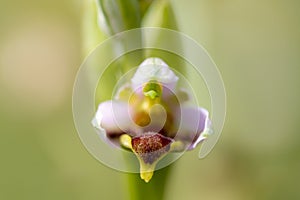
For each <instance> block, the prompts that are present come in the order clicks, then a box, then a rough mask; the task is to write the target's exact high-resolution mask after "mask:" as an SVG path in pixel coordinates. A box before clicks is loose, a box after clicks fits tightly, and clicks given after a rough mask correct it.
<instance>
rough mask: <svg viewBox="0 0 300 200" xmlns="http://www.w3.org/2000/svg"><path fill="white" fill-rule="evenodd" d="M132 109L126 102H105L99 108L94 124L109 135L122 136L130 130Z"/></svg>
mask: <svg viewBox="0 0 300 200" xmlns="http://www.w3.org/2000/svg"><path fill="white" fill-rule="evenodd" d="M130 113H131V110H130V107H129V106H128V104H127V103H126V102H122V101H117V100H112V101H105V102H103V103H101V104H100V105H99V106H98V110H97V112H96V115H95V117H94V119H93V120H92V124H93V126H94V127H95V128H97V129H99V130H101V131H103V130H105V132H106V133H107V134H109V135H114V134H120V133H123V132H125V131H128V130H129V129H130V125H131V118H130V115H131V114H130Z"/></svg>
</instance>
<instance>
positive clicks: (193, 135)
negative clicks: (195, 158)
mask: <svg viewBox="0 0 300 200" xmlns="http://www.w3.org/2000/svg"><path fill="white" fill-rule="evenodd" d="M177 117H178V119H179V120H181V122H180V127H179V133H178V135H177V136H176V137H178V138H179V139H181V140H183V141H185V142H188V143H189V144H188V147H187V149H188V150H191V149H194V148H195V147H196V146H197V144H199V143H200V142H201V141H203V140H204V139H206V138H207V136H208V134H210V133H212V130H211V122H210V119H209V113H208V111H207V110H205V109H204V108H200V107H182V109H181V113H178V114H177Z"/></svg>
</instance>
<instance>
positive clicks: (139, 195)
mask: <svg viewBox="0 0 300 200" xmlns="http://www.w3.org/2000/svg"><path fill="white" fill-rule="evenodd" d="M170 169H171V166H168V167H165V168H163V169H160V170H157V171H155V173H154V175H153V178H152V179H151V180H150V182H149V183H145V181H144V180H142V179H141V178H140V174H139V173H137V174H127V178H128V191H129V198H128V199H130V200H141V199H142V200H153V199H155V200H162V199H163V198H164V194H165V186H166V183H167V179H168V175H169V173H170Z"/></svg>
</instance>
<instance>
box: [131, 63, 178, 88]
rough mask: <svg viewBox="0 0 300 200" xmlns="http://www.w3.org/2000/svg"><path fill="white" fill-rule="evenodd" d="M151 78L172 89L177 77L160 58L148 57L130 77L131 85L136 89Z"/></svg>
mask: <svg viewBox="0 0 300 200" xmlns="http://www.w3.org/2000/svg"><path fill="white" fill-rule="evenodd" d="M151 80H156V81H158V82H159V83H161V84H162V85H163V86H165V87H167V88H168V89H169V90H172V91H173V90H174V89H175V87H176V83H177V81H178V77H177V76H176V75H175V73H174V72H173V71H172V70H171V69H170V68H169V66H168V65H167V64H166V63H165V62H164V61H163V60H161V59H160V58H148V59H146V60H145V61H144V62H143V63H142V64H140V66H139V67H138V69H137V71H136V72H135V74H134V76H133V78H132V79H131V83H132V87H133V89H134V90H136V89H138V88H141V87H142V86H143V85H144V84H145V83H147V82H149V81H151Z"/></svg>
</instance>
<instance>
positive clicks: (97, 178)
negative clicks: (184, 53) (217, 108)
mask: <svg viewBox="0 0 300 200" xmlns="http://www.w3.org/2000/svg"><path fill="white" fill-rule="evenodd" d="M172 3H173V6H174V9H175V13H176V16H177V18H178V21H179V27H180V29H181V31H182V32H184V33H186V34H188V35H190V36H191V37H193V38H194V39H195V40H196V41H197V42H199V43H200V44H203V46H204V47H205V48H206V49H207V50H208V52H209V53H210V55H211V56H212V58H213V59H214V61H215V62H216V64H217V66H218V67H219V70H220V71H221V74H222V76H223V79H224V82H225V87H226V90H227V100H228V102H227V118H226V123H225V127H224V131H223V133H222V135H221V138H220V140H219V142H218V144H217V145H216V147H215V148H214V150H213V152H211V154H210V155H209V156H208V157H206V158H205V159H204V160H199V159H198V157H197V154H198V150H199V148H198V149H197V150H196V151H193V152H189V153H186V154H185V155H184V156H183V157H182V158H181V159H180V160H178V161H177V162H176V163H175V165H174V169H173V171H172V175H171V176H170V180H169V184H168V187H167V192H166V197H165V198H166V199H172V200H180V199H188V200H196V199H209V200H219V199H228V200H235V199H246V200H247V199H272V200H274V199H300V191H299V185H300V184H299V180H300V172H299V169H300V156H299V155H300V134H299V129H300V124H299V120H300V112H299V111H300V104H299V102H300V90H299V86H300V1H297V0H286V1H282V0H281V1H279V0H252V1H245V0H229V1H219V0H189V1H183V0H173V1H172ZM82 7H83V6H82V1H79V0H68V1H66V0H61V1H57V0H55V1H53V0H51V1H50V0H43V1H38V0H28V1H21V0H17V1H8V0H0V97H1V98H0V136H1V137H0V158H1V161H0V199H3V200H4V199H5V200H6V199H23V200H25V199H30V200H33V199H51V200H52V199H64V200H67V199H72V200H74V199H76V200H77V199H78V200H82V199H89V200H93V199H123V198H124V195H126V191H127V188H126V187H125V186H124V185H125V184H126V176H125V175H124V174H123V173H119V172H117V171H114V170H112V169H109V168H107V167H105V166H104V165H102V164H100V163H99V162H98V161H96V160H95V159H94V158H93V157H92V156H91V155H90V154H89V153H88V152H87V151H86V150H85V148H84V146H83V145H82V144H81V142H80V140H79V137H78V135H77V133H76V130H75V128H74V124H73V119H72V109H71V102H72V99H71V95H72V86H73V82H74V79H75V75H76V71H77V69H78V68H79V66H80V64H81V62H82V61H83V57H82V56H81V49H82V46H81V15H82V10H83V8H82Z"/></svg>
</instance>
